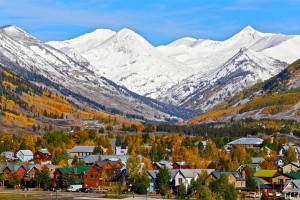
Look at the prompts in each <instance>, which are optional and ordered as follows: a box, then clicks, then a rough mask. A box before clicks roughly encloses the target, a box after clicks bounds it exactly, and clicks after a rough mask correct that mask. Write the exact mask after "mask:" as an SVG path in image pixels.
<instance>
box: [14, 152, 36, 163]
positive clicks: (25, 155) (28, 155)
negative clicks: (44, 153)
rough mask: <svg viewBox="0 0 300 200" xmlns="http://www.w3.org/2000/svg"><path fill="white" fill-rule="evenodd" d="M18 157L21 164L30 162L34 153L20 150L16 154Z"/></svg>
mask: <svg viewBox="0 0 300 200" xmlns="http://www.w3.org/2000/svg"><path fill="white" fill-rule="evenodd" d="M16 157H17V158H18V159H19V160H20V161H21V162H28V161H31V160H33V153H32V151H30V150H19V151H18V152H17V154H16Z"/></svg>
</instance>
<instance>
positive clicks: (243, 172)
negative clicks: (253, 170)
mask: <svg viewBox="0 0 300 200" xmlns="http://www.w3.org/2000/svg"><path fill="white" fill-rule="evenodd" d="M242 177H243V178H246V172H245V170H243V171H242Z"/></svg>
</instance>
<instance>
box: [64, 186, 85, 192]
mask: <svg viewBox="0 0 300 200" xmlns="http://www.w3.org/2000/svg"><path fill="white" fill-rule="evenodd" d="M80 188H82V185H69V186H68V187H67V190H66V191H67V192H76V191H77V190H79V189H80Z"/></svg>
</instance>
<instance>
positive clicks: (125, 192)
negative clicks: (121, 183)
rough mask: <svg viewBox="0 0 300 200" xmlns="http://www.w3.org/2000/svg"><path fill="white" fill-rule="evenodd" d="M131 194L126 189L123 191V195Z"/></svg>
mask: <svg viewBox="0 0 300 200" xmlns="http://www.w3.org/2000/svg"><path fill="white" fill-rule="evenodd" d="M129 193H130V191H129V190H128V189H125V190H123V191H122V194H129Z"/></svg>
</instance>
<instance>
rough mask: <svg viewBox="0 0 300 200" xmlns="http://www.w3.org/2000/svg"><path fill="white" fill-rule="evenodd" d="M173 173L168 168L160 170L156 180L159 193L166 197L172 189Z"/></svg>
mask: <svg viewBox="0 0 300 200" xmlns="http://www.w3.org/2000/svg"><path fill="white" fill-rule="evenodd" d="M170 179H171V173H170V172H169V170H168V169H167V168H160V169H159V172H158V174H157V178H156V184H157V187H158V189H159V193H160V194H161V195H162V196H165V195H166V194H167V192H168V191H169V189H170Z"/></svg>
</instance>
